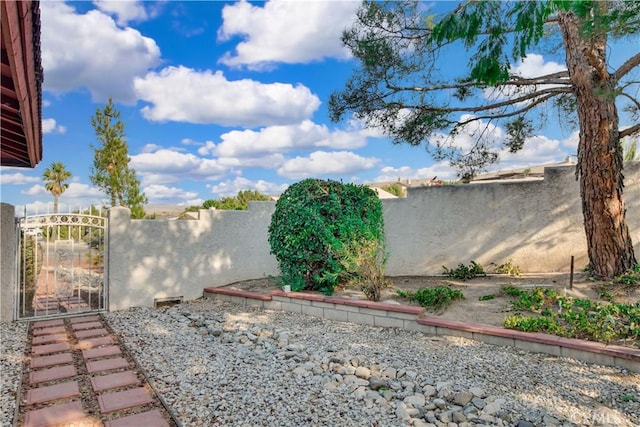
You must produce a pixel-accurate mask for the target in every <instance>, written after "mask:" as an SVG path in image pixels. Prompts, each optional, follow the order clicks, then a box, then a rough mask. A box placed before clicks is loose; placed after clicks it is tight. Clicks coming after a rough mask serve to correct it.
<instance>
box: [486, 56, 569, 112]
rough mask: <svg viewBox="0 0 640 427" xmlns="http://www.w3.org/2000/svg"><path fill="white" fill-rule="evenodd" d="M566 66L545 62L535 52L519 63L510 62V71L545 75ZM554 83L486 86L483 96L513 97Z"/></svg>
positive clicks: (496, 99) (518, 73)
mask: <svg viewBox="0 0 640 427" xmlns="http://www.w3.org/2000/svg"><path fill="white" fill-rule="evenodd" d="M566 69H567V67H566V65H564V64H558V63H557V62H554V61H548V62H545V60H544V57H543V56H542V55H538V54H535V53H529V54H527V56H526V57H524V58H523V59H522V60H521V61H520V63H519V64H512V65H511V68H510V70H509V71H510V73H511V74H515V75H518V76H520V77H524V78H534V77H540V76H545V75H547V74H552V73H558V72H561V71H566ZM554 86H556V85H538V86H522V87H520V88H517V87H512V86H505V87H497V88H487V89H485V90H484V91H483V93H484V97H485V98H486V99H490V100H495V101H498V100H502V99H507V98H514V97H517V96H523V95H526V94H527V93H533V92H534V91H537V90H542V89H546V88H551V87H554Z"/></svg>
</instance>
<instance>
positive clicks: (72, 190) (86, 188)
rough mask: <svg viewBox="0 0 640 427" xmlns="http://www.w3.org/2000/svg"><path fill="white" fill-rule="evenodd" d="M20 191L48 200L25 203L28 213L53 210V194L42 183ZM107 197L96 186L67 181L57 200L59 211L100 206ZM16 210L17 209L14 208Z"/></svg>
mask: <svg viewBox="0 0 640 427" xmlns="http://www.w3.org/2000/svg"><path fill="white" fill-rule="evenodd" d="M21 193H22V194H26V195H29V196H36V197H38V198H42V199H45V200H46V199H49V200H50V201H47V202H35V203H32V204H29V205H27V210H28V211H29V212H30V213H33V212H36V211H37V212H39V213H46V212H53V196H52V195H51V193H50V192H49V191H47V190H46V189H45V188H44V186H43V185H41V184H38V185H33V186H31V187H29V188H28V189H26V190H24V191H22V192H21ZM107 199H108V198H107V196H106V195H105V194H104V193H103V192H102V191H101V190H100V189H99V188H97V187H93V186H91V185H87V184H83V183H80V182H71V183H69V188H67V189H66V190H65V192H64V193H62V194H61V195H60V198H59V202H58V204H59V212H64V211H67V212H69V211H72V210H79V209H87V208H88V207H89V206H91V205H96V206H102V204H103V203H106V201H107ZM21 209H24V207H21ZM16 212H18V211H17V210H16Z"/></svg>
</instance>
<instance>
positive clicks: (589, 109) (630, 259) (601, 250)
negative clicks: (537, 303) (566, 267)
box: [559, 3, 637, 278]
mask: <svg viewBox="0 0 640 427" xmlns="http://www.w3.org/2000/svg"><path fill="white" fill-rule="evenodd" d="M600 7H605V8H606V3H602V4H600ZM559 24H560V29H561V31H562V37H563V40H564V45H565V50H566V55H567V57H566V61H567V67H568V69H569V75H570V78H571V81H572V83H573V87H574V94H575V96H576V101H577V109H578V119H579V122H580V141H579V145H578V165H577V171H576V173H577V174H578V175H579V179H580V196H581V199H582V212H583V215H584V227H585V232H586V237H587V248H588V255H589V263H590V268H591V271H592V274H594V275H595V276H596V277H599V278H612V277H614V276H617V275H620V274H622V273H624V272H625V271H627V270H628V269H630V268H632V267H633V266H634V265H635V264H636V263H637V261H636V258H635V254H634V251H633V243H632V241H631V236H630V233H629V228H628V227H627V223H626V220H625V212H626V210H625V206H624V201H623V199H622V192H623V187H624V177H623V175H622V168H623V162H622V148H621V147H620V136H619V131H618V113H617V109H616V105H615V96H614V95H613V89H614V87H615V85H616V82H615V81H613V78H612V76H611V75H610V74H609V72H608V70H607V62H606V59H607V58H606V41H607V40H606V35H605V34H598V33H595V34H591V35H590V36H589V38H583V36H582V35H581V32H580V31H581V28H580V22H579V20H578V18H577V17H576V16H575V15H573V14H572V13H562V14H560V16H559Z"/></svg>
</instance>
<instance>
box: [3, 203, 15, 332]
mask: <svg viewBox="0 0 640 427" xmlns="http://www.w3.org/2000/svg"><path fill="white" fill-rule="evenodd" d="M15 233H16V231H15V208H14V207H13V205H9V204H7V203H0V245H1V246H0V253H1V254H2V256H0V262H1V264H0V267H1V268H0V280H1V283H0V320H2V321H3V322H9V321H11V320H13V314H14V309H15V303H14V300H13V297H14V282H15V268H16V264H15V263H16V258H15V256H16V254H15Z"/></svg>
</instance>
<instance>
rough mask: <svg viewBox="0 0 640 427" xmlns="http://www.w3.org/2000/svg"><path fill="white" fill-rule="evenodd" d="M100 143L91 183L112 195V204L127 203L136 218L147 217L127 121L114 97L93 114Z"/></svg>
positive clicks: (92, 122) (92, 121)
mask: <svg viewBox="0 0 640 427" xmlns="http://www.w3.org/2000/svg"><path fill="white" fill-rule="evenodd" d="M91 125H92V126H93V128H94V129H95V132H96V138H97V139H98V142H99V143H100V145H99V146H98V147H95V146H93V145H92V148H93V149H94V159H93V167H92V170H91V176H90V177H89V178H90V179H91V183H92V184H93V185H95V186H97V187H99V188H100V189H102V191H104V192H105V193H106V194H107V195H108V196H109V197H110V199H111V206H126V207H128V208H129V209H131V217H132V218H144V205H145V204H146V203H147V198H146V197H145V195H144V193H142V192H141V191H140V181H139V180H138V178H137V177H136V172H135V170H134V169H131V168H129V160H130V158H129V148H128V146H127V141H126V140H125V134H124V123H123V122H122V121H121V120H120V112H119V111H118V110H116V108H115V106H114V105H113V101H112V99H111V98H109V103H108V104H107V105H106V106H105V107H104V109H103V110H100V109H99V108H98V109H96V114H95V115H94V116H93V117H92V118H91Z"/></svg>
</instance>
